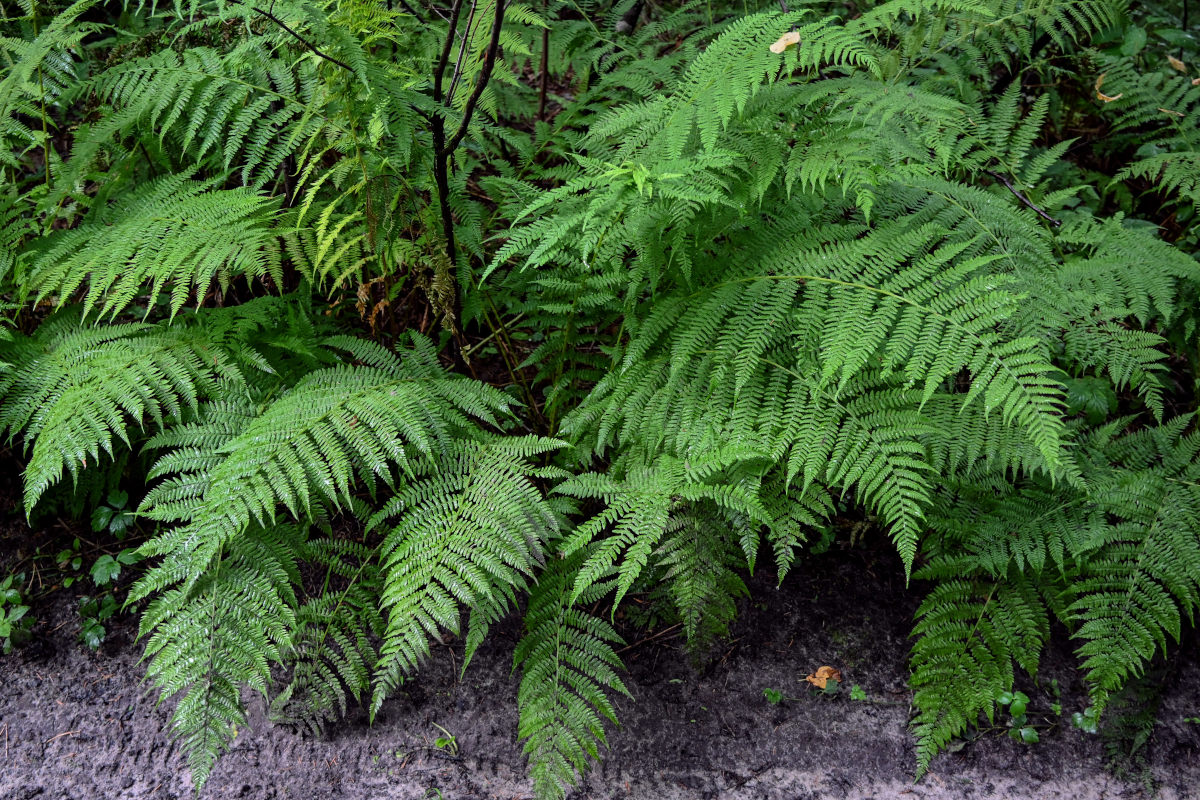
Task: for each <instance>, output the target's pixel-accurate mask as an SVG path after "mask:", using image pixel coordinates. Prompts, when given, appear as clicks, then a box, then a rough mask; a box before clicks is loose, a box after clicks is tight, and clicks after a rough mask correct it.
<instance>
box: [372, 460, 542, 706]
mask: <svg viewBox="0 0 1200 800" xmlns="http://www.w3.org/2000/svg"><path fill="white" fill-rule="evenodd" d="M561 446H562V443H561V442H557V441H555V440H551V439H536V438H532V437H530V438H525V439H519V438H515V437H513V438H508V439H501V440H499V441H496V442H493V443H490V444H480V445H474V446H467V447H463V448H461V449H459V450H458V451H457V452H456V453H455V454H454V455H452V456H450V457H447V458H442V459H436V460H434V461H433V462H432V463H431V465H430V467H431V468H430V469H429V470H428V472H429V473H431V474H428V475H427V476H425V477H423V478H422V479H420V480H414V481H412V482H411V483H409V484H408V485H407V486H406V487H404V488H403V489H401V490H400V491H399V492H398V493H397V494H396V496H395V497H394V498H393V499H392V500H390V501H389V502H388V503H386V504H385V505H384V507H383V508H382V509H381V510H380V511H379V512H378V513H377V514H376V515H375V517H374V518H373V519H372V521H371V526H372V527H375V526H377V525H379V524H381V523H382V522H383V521H384V520H386V519H388V518H390V517H394V516H396V515H400V519H399V523H398V524H397V525H396V526H394V527H392V528H391V530H390V531H389V532H388V533H387V536H386V538H385V539H384V542H383V545H382V549H381V556H380V558H381V563H382V570H383V574H384V585H383V591H382V595H381V602H382V604H383V606H384V608H385V609H387V614H388V620H387V628H386V630H385V632H384V637H383V646H382V649H381V651H380V656H381V658H380V662H379V665H378V667H377V668H376V671H375V676H376V677H375V690H374V694H373V698H372V701H371V713H372V715H374V714H375V713H376V712H377V711H378V710H379V707H380V705H381V704H382V703H383V700H384V699H385V698H386V697H387V696H388V694H390V693H391V692H392V691H393V690H394V689H395V686H396V684H397V683H398V678H399V677H400V676H402V675H403V674H404V673H407V672H411V671H413V670H414V669H416V667H417V666H418V665H419V664H420V662H421V661H422V660H424V658H425V657H426V656H427V655H428V654H429V637H430V636H433V635H436V632H437V631H438V630H439V629H444V630H448V631H450V632H452V633H456V634H457V633H458V632H459V615H460V609H461V608H463V607H466V608H469V609H471V611H472V619H473V621H476V622H477V620H475V615H476V614H482V615H483V617H484V618H487V617H495V616H497V615H498V614H497V612H498V611H499V610H501V609H507V608H508V607H509V606H510V605H511V604H512V603H513V601H514V599H515V593H516V592H517V591H522V592H523V591H524V590H526V588H527V580H528V579H529V578H530V577H531V576H532V575H533V572H534V569H535V567H537V566H538V565H540V564H541V563H542V561H543V559H544V554H543V551H544V547H545V542H546V541H547V540H548V539H551V538H555V537H556V535H557V531H558V520H557V517H556V516H555V515H554V514H553V513H552V511H551V509H550V507H549V506H547V504H546V503H545V500H544V499H543V496H542V493H541V492H540V491H539V490H538V489H537V487H535V486H534V485H533V483H532V482H531V481H530V480H529V476H530V475H531V473H532V470H531V468H530V466H529V465H528V459H530V458H531V457H533V456H535V455H540V454H542V453H546V452H550V451H552V450H554V449H556V448H558V447H561ZM476 644H477V642H476ZM473 649H474V648H469V649H468V652H467V655H466V658H467V660H468V661H469V660H470V657H471V655H472V652H473Z"/></svg>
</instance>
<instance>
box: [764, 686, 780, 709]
mask: <svg viewBox="0 0 1200 800" xmlns="http://www.w3.org/2000/svg"><path fill="white" fill-rule="evenodd" d="M763 697H765V698H767V702H768V703H770V704H771V705H773V706H777V705H779V704H780V703H782V702H783V692H781V691H779V690H778V689H771V688H769V687H768V688H766V689H763Z"/></svg>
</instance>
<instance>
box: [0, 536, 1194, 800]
mask: <svg viewBox="0 0 1200 800" xmlns="http://www.w3.org/2000/svg"><path fill="white" fill-rule="evenodd" d="M897 574H899V573H898V569H897V566H896V564H894V563H891V560H890V557H889V555H888V553H887V551H886V549H884V548H882V547H880V548H874V549H865V550H864V549H858V550H854V551H850V552H841V553H837V552H835V553H830V554H827V555H824V556H819V557H814V558H812V559H809V560H808V561H807V562H806V563H802V564H801V565H800V566H798V567H797V569H796V570H795V572H794V573H793V574H792V575H791V576H790V577H789V579H788V581H787V582H786V583H785V584H784V587H783V588H782V589H779V590H777V589H775V588H774V585H773V581H772V580H771V579H770V576H767V575H763V576H760V577H759V578H756V579H755V580H754V581H753V582H752V583H751V597H750V598H749V600H748V601H747V602H746V603H745V608H744V612H743V614H742V617H741V622H739V623H738V624H737V625H736V626H735V629H734V631H733V638H732V641H730V642H728V643H726V644H725V645H723V646H722V647H721V648H719V649H718V650H717V651H715V652H714V653H713V655H712V658H711V659H710V660H709V661H708V662H707V664H705V665H704V666H701V667H699V668H696V667H693V666H692V665H691V663H690V661H689V659H688V658H687V656H686V655H685V654H684V653H683V651H682V648H681V645H680V641H679V640H678V639H677V638H673V631H672V630H670V629H667V628H660V629H658V630H651V631H648V632H647V631H640V632H639V631H636V630H632V629H631V630H630V631H629V635H630V641H632V642H633V644H632V646H631V647H630V648H629V649H628V650H627V651H626V652H625V653H624V655H625V657H626V658H627V662H628V665H629V669H630V673H629V676H628V684H629V687H630V689H631V690H632V691H633V693H634V695H635V696H636V698H637V699H636V702H630V701H626V702H622V703H620V704H619V711H620V715H621V719H622V723H623V724H622V727H621V728H619V729H617V730H614V731H613V732H612V734H611V736H610V745H611V749H610V751H609V752H608V754H607V757H606V758H605V760H604V762H603V763H602V764H601V765H600V766H599V767H597V768H596V769H595V770H594V771H593V772H592V773H591V774H590V775H589V776H588V777H587V778H586V780H585V782H584V783H583V785H582V786H581V787H580V788H579V789H578V790H577V791H576V792H575V793H574V794H573V795H572V797H573V798H577V799H579V800H582V798H588V799H589V800H601V798H605V799H607V798H613V799H614V800H615V798H639V799H640V798H647V799H648V800H649V799H650V798H653V799H655V800H658V799H660V798H661V799H663V800H672V799H673V798H679V799H681V800H682V799H683V798H688V799H689V800H690V799H691V798H721V800H725V799H726V798H729V799H730V800H743V799H744V800H751V799H753V800H760V799H762V800H776V799H777V800H802V799H803V800H807V799H809V798H864V799H865V798H877V799H878V800H884V799H885V798H904V799H907V798H979V799H980V800H982V799H983V798H995V799H996V800H1000V799H1001V798H1005V800H1007V799H1008V798H1071V799H1072V800H1089V799H1092V798H1095V799H1096V800H1099V798H1149V797H1152V796H1154V792H1157V794H1158V796H1160V797H1162V798H1165V799H1166V800H1171V798H1192V797H1196V798H1200V759H1197V754H1198V751H1200V724H1195V723H1192V722H1189V721H1187V720H1188V719H1189V718H1195V717H1197V716H1200V659H1198V658H1197V657H1196V647H1195V639H1194V638H1193V639H1192V640H1190V642H1189V643H1187V644H1185V645H1184V647H1183V648H1181V649H1180V650H1179V651H1178V655H1176V656H1175V657H1174V658H1173V659H1172V660H1171V661H1170V662H1169V663H1167V664H1166V665H1165V666H1164V670H1163V671H1164V674H1165V676H1166V677H1165V683H1164V686H1165V691H1164V694H1163V699H1162V709H1161V714H1160V717H1159V722H1158V724H1157V725H1156V726H1155V728H1154V730H1153V735H1152V736H1151V738H1150V741H1149V743H1148V745H1147V746H1146V747H1145V748H1144V750H1143V754H1144V756H1145V760H1144V764H1142V765H1141V766H1139V765H1138V764H1134V772H1133V774H1132V775H1130V776H1129V777H1128V778H1127V779H1125V780H1121V779H1118V778H1116V777H1114V776H1113V775H1111V774H1110V773H1108V772H1106V771H1105V769H1104V762H1105V751H1104V746H1103V743H1102V741H1101V740H1100V738H1099V737H1097V736H1091V735H1088V734H1085V733H1082V732H1080V731H1078V730H1076V729H1074V728H1072V727H1071V726H1070V725H1068V724H1065V723H1059V718H1058V717H1056V716H1055V715H1054V714H1053V713H1052V712H1051V711H1050V705H1051V703H1053V702H1054V698H1053V697H1052V696H1051V694H1050V692H1049V691H1048V687H1049V685H1050V681H1051V680H1052V679H1055V678H1057V679H1058V682H1059V685H1060V687H1061V691H1062V698H1061V702H1062V705H1063V709H1064V714H1063V717H1064V718H1067V717H1069V715H1070V713H1071V711H1073V710H1079V709H1080V708H1082V707H1083V705H1084V704H1085V703H1084V701H1083V698H1082V692H1081V688H1082V687H1081V686H1080V682H1079V679H1078V675H1077V674H1076V673H1075V672H1074V670H1073V669H1072V664H1073V657H1072V655H1071V652H1070V647H1069V643H1067V642H1064V641H1063V637H1062V636H1061V635H1060V636H1059V638H1058V641H1057V642H1056V646H1055V647H1054V648H1053V649H1052V650H1050V651H1049V652H1048V653H1047V654H1046V656H1045V658H1044V659H1043V665H1042V666H1043V673H1042V676H1041V680H1040V681H1039V683H1040V686H1041V687H1042V688H1039V687H1038V686H1035V685H1034V684H1033V683H1032V682H1027V685H1025V686H1024V689H1025V691H1026V692H1027V693H1028V694H1029V695H1030V697H1031V698H1032V702H1031V708H1033V709H1036V713H1034V715H1033V716H1034V718H1035V720H1036V721H1038V722H1039V724H1042V725H1044V726H1045V727H1044V729H1043V730H1042V731H1041V734H1042V736H1041V738H1042V741H1041V743H1040V744H1038V745H1034V746H1028V745H1022V744H1019V743H1017V742H1014V741H1012V740H1010V739H1009V738H1008V737H1006V736H1005V735H1004V732H1003V731H1002V730H996V731H990V732H984V733H982V734H979V735H978V736H977V738H976V739H975V740H973V741H971V742H969V743H967V744H966V745H965V746H964V747H962V749H960V750H959V751H958V752H956V753H949V754H944V755H942V756H940V757H939V758H938V759H937V760H936V761H935V763H934V766H933V769H932V771H931V772H930V774H929V775H928V776H927V777H925V778H924V779H923V780H922V781H921V782H920V783H916V784H913V783H912V772H913V767H914V755H913V743H912V739H911V737H910V736H909V734H908V732H907V729H906V723H907V720H908V717H909V707H908V702H909V694H908V692H907V690H906V688H905V685H904V679H905V674H906V672H905V657H906V653H907V648H908V641H907V637H908V631H909V626H910V621H911V615H912V611H913V609H914V608H915V606H916V602H917V595H916V594H915V593H910V592H908V591H906V590H905V589H904V587H903V585H902V584H899V583H898V582H897V581H896V580H895V579H894V577H889V576H895V575H897ZM72 604H73V598H71V597H69V596H67V595H66V594H65V593H61V592H60V593H59V595H58V596H57V597H55V598H53V602H52V603H51V604H50V605H49V606H48V607H46V608H43V609H41V610H40V621H39V624H38V629H37V634H38V638H37V640H36V641H35V642H34V643H32V644H31V645H30V646H28V647H26V648H23V649H22V650H20V651H18V652H17V653H15V654H14V655H13V656H11V657H9V658H7V659H4V660H3V661H0V669H2V672H0V674H2V675H3V681H2V688H0V748H2V750H0V757H2V759H3V760H2V761H0V797H3V798H11V799H12V800H27V799H29V798H38V799H39V800H43V799H44V800H66V799H67V798H70V799H71V800H109V799H111V800H117V799H118V798H120V800H141V799H142V798H153V799H154V800H158V799H159V798H164V799H165V798H187V797H190V796H192V794H191V790H190V788H189V780H188V775H187V771H186V769H185V766H184V763H183V759H182V758H181V755H180V753H179V752H178V751H177V750H176V748H174V747H173V746H172V745H171V744H170V742H169V741H168V739H167V737H166V735H165V733H164V726H165V722H166V720H167V717H168V712H167V709H166V708H165V707H157V706H156V705H155V700H154V697H153V696H152V695H151V696H147V695H146V687H145V686H144V685H142V684H140V683H139V681H140V680H141V678H142V674H143V672H142V670H141V668H140V667H139V666H138V663H137V661H138V654H139V648H138V647H137V646H136V645H135V644H134V642H133V641H132V634H133V624H132V622H131V621H125V622H122V623H120V624H118V625H116V626H114V629H113V630H112V632H111V633H110V636H109V639H108V641H106V642H105V644H104V645H103V646H102V648H101V651H100V652H99V653H90V652H87V651H85V650H83V649H82V648H80V647H79V646H77V645H76V644H74V641H73V640H74V638H75V636H76V634H77V632H78V619H77V618H76V617H75V616H74V612H73V605H72ZM494 633H495V635H494V636H493V638H492V639H491V641H490V642H489V643H488V644H487V645H485V647H484V648H483V649H482V650H481V652H480V653H479V654H478V655H477V656H476V660H475V662H474V663H473V664H472V666H471V668H470V670H469V671H468V672H467V674H466V676H465V677H464V678H463V679H462V680H461V681H459V680H456V674H457V670H456V668H457V665H458V664H461V657H462V654H461V645H460V644H458V643H455V644H452V645H447V646H445V647H441V648H438V649H437V650H436V651H435V655H434V657H433V659H432V660H431V661H430V663H429V664H428V665H427V667H426V669H425V670H424V671H423V673H422V674H421V675H420V676H419V677H418V678H416V679H414V680H412V681H411V682H409V683H408V684H406V685H405V687H404V688H403V691H402V692H401V694H400V695H399V696H398V697H396V698H395V699H394V700H393V701H391V702H389V703H388V704H387V705H386V706H385V709H384V711H383V713H382V715H381V717H380V718H379V719H378V720H377V721H376V724H375V725H374V727H369V726H368V725H367V723H366V719H365V715H364V714H363V713H361V712H356V713H354V714H352V715H351V716H350V717H349V718H348V719H346V720H345V721H343V722H341V723H339V724H338V725H336V726H335V727H333V728H332V729H331V730H329V731H328V734H327V736H326V737H325V738H323V739H316V738H313V737H311V736H305V735H302V734H300V733H298V732H295V731H292V730H288V729H284V728H279V727H274V726H271V725H270V724H268V723H267V722H266V721H265V720H264V718H263V710H262V705H261V703H259V702H258V701H255V702H254V703H253V706H252V707H253V711H252V716H251V720H252V725H251V728H250V729H248V730H243V731H241V732H240V733H239V735H238V737H237V739H236V740H235V742H234V745H233V748H232V750H231V752H229V753H228V754H227V755H226V756H225V758H224V759H223V760H222V761H221V762H220V763H219V764H218V765H217V768H216V770H215V771H214V772H213V775H212V779H211V780H210V782H209V784H208V786H207V787H206V788H205V790H204V792H203V794H202V797H203V798H213V799H215V798H253V799H254V800H266V799H267V798H338V800H366V799H367V798H426V797H430V798H432V797H438V796H441V797H444V798H463V800H467V799H468V798H470V799H472V800H473V799H475V798H479V799H480V800H482V798H505V799H508V798H525V797H530V789H529V784H528V783H527V782H526V780H525V778H524V772H523V769H524V764H523V759H522V756H521V750H520V746H519V744H518V743H517V741H516V737H515V731H516V703H515V698H516V679H515V678H514V677H512V676H511V675H510V665H511V661H510V659H511V652H512V645H513V642H514V640H515V638H516V634H517V626H516V624H515V622H512V621H510V622H509V623H508V624H507V625H505V626H502V627H501V628H500V629H498V630H496V631H495V632H494ZM1060 633H1061V632H1060ZM823 664H828V665H832V666H835V667H837V668H839V669H840V670H841V671H842V673H843V676H844V679H845V680H844V684H843V690H842V691H841V692H840V693H839V694H838V695H837V696H835V697H826V696H821V695H819V694H817V693H815V692H813V691H810V690H809V689H808V688H807V684H805V683H804V681H803V677H804V675H806V674H808V673H809V672H812V671H813V670H815V669H816V668H817V667H818V666H821V665H823ZM852 685H857V686H860V687H861V688H862V690H863V691H864V692H865V693H866V695H867V698H868V699H867V700H866V701H862V700H857V701H855V700H851V699H850V696H849V688H850V687H851V686H852ZM764 688H772V689H775V690H777V691H779V692H781V693H782V694H783V695H784V696H785V697H787V698H794V699H785V700H783V702H781V703H779V704H778V705H772V704H771V703H769V702H768V701H767V700H766V699H765V698H764V696H763V689H764ZM438 726H440V727H441V728H443V729H445V730H446V731H448V732H449V733H450V734H452V735H453V736H454V737H455V745H454V747H448V748H443V749H439V748H437V747H435V746H434V741H435V739H437V738H438V737H442V736H445V734H444V733H443V732H442V730H441V729H439V727H438ZM439 792H440V795H439Z"/></svg>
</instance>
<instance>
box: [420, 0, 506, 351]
mask: <svg viewBox="0 0 1200 800" xmlns="http://www.w3.org/2000/svg"><path fill="white" fill-rule="evenodd" d="M462 6H463V0H454V3H453V5H452V6H451V7H450V20H449V27H448V29H447V31H446V40H445V42H444V43H443V44H442V52H441V53H440V55H439V56H438V61H437V65H436V66H435V67H434V72H433V99H434V101H435V102H437V103H439V104H444V105H446V106H449V105H450V102H451V100H453V89H454V88H455V87H456V86H457V84H458V81H459V79H460V77H461V75H460V72H461V64H462V59H461V58H460V59H458V63H456V64H455V69H454V76H453V77H452V79H451V83H450V86H451V92H450V94H448V95H447V94H445V93H443V90H442V84H443V80H444V79H445V72H446V66H447V65H448V64H449V63H450V50H451V48H452V47H453V45H454V39H455V37H456V36H457V34H458V20H459V17H460V16H461V14H462ZM504 9H505V3H504V0H496V9H495V16H494V17H493V20H492V32H491V38H490V39H489V40H488V46H487V50H486V52H485V53H484V59H483V66H482V68H481V69H480V70H479V75H477V76H476V78H475V86H474V88H473V89H472V90H471V95H470V96H469V97H468V98H467V102H466V105H465V106H464V107H463V115H462V121H461V122H460V123H459V126H458V128H457V129H456V130H455V131H454V133H453V134H451V135H450V136H449V137H448V138H447V135H446V117H445V114H442V113H435V114H434V115H433V116H432V119H431V120H430V125H431V127H432V133H433V180H434V184H435V186H436V187H437V193H438V210H439V211H440V213H441V218H442V236H443V238H444V239H445V240H446V257H447V258H448V259H449V260H450V264H451V265H452V266H457V264H458V248H457V246H456V244H455V241H454V215H453V212H452V211H451V210H450V159H451V157H452V156H453V155H454V151H455V150H457V149H458V146H459V144H461V143H462V140H463V137H464V136H466V135H467V130H468V128H470V125H471V118H472V117H473V116H474V114H475V109H476V107H477V106H478V105H479V98H480V97H481V96H482V95H483V91H484V89H486V88H487V85H488V81H490V80H491V77H492V69H493V68H494V67H495V66H496V55H497V53H498V52H499V50H500V29H501V27H502V26H503V25H504ZM472 16H474V6H472ZM468 33H469V31H468ZM468 41H469V37H466V36H464V38H463V44H462V45H461V47H462V48H466V46H467V42H468ZM460 55H461V53H460ZM453 305H454V309H453V310H454V324H453V325H452V327H453V329H454V336H455V344H456V345H457V347H456V348H455V349H456V350H457V351H458V352H457V353H456V358H457V360H463V358H464V353H463V347H464V344H465V342H464V341H463V337H462V331H461V330H459V329H458V327H457V320H458V319H459V318H460V317H461V311H462V299H461V294H460V291H459V289H458V287H455V292H454V303H453Z"/></svg>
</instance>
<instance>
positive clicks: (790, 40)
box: [771, 31, 800, 53]
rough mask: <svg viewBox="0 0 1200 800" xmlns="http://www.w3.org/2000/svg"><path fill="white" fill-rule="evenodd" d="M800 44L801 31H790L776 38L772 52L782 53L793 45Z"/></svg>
mask: <svg viewBox="0 0 1200 800" xmlns="http://www.w3.org/2000/svg"><path fill="white" fill-rule="evenodd" d="M797 44H800V33H799V31H788V32H787V33H785V34H784V35H783V36H780V37H779V38H778V39H776V40H775V44H773V45H771V52H772V53H782V52H783V51H784V50H787V49H788V48H789V47H791V46H792V45H797Z"/></svg>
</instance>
